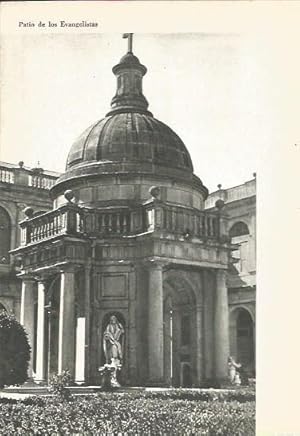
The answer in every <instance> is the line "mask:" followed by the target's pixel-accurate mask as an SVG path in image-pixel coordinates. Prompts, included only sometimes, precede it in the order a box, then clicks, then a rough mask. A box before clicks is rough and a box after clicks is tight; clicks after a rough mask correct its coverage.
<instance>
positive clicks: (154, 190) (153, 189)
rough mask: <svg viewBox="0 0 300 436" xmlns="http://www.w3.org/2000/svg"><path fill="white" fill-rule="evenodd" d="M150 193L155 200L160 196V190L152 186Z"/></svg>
mask: <svg viewBox="0 0 300 436" xmlns="http://www.w3.org/2000/svg"><path fill="white" fill-rule="evenodd" d="M149 193H150V195H151V196H152V197H153V198H157V197H158V196H159V194H160V188H159V187H158V186H151V188H150V189H149Z"/></svg>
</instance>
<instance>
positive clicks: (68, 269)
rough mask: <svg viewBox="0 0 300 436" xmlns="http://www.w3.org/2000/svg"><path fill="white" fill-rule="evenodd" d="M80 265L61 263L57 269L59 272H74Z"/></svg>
mask: <svg viewBox="0 0 300 436" xmlns="http://www.w3.org/2000/svg"><path fill="white" fill-rule="evenodd" d="M79 268H80V267H79V266H78V265H71V264H66V265H62V266H61V267H60V269H59V272H60V273H73V274H75V273H76V272H77V271H78V269H79Z"/></svg>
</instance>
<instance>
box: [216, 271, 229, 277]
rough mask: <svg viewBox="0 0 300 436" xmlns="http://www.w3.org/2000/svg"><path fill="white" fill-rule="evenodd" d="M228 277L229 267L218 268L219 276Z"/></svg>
mask: <svg viewBox="0 0 300 436" xmlns="http://www.w3.org/2000/svg"><path fill="white" fill-rule="evenodd" d="M224 277H225V278H226V277H227V269H218V270H217V278H219V279H222V278H224Z"/></svg>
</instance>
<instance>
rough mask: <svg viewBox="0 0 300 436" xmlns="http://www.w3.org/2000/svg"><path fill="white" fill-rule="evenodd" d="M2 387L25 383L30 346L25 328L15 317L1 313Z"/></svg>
mask: <svg viewBox="0 0 300 436" xmlns="http://www.w3.org/2000/svg"><path fill="white" fill-rule="evenodd" d="M0 350H1V353H0V387H4V386H5V385H7V386H8V385H17V384H22V383H24V382H25V381H26V380H27V378H28V376H27V371H28V363H29V359H30V346H29V344H28V339H27V334H26V332H25V330H24V327H23V326H22V325H21V324H20V323H19V322H18V321H17V320H16V318H15V317H14V316H13V315H10V314H8V313H6V312H5V311H1V312H0Z"/></svg>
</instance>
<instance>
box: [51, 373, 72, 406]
mask: <svg viewBox="0 0 300 436" xmlns="http://www.w3.org/2000/svg"><path fill="white" fill-rule="evenodd" d="M72 384H73V378H72V376H71V373H70V371H69V370H67V369H65V370H63V371H62V373H61V374H53V375H52V376H51V377H50V382H49V386H50V387H49V392H50V393H51V394H54V395H55V396H56V397H58V398H60V399H61V400H69V399H70V398H71V392H70V391H69V389H67V387H68V386H71V385H72Z"/></svg>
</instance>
